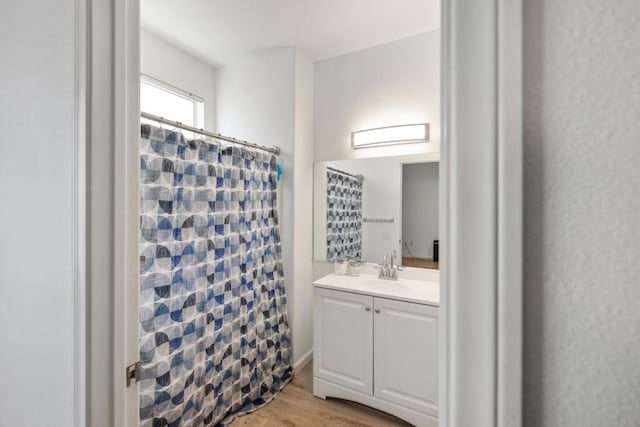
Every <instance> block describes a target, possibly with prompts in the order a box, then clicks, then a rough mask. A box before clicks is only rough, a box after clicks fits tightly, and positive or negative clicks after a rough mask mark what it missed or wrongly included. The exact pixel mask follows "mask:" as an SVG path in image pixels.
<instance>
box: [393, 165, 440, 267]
mask: <svg viewBox="0 0 640 427" xmlns="http://www.w3.org/2000/svg"><path fill="white" fill-rule="evenodd" d="M438 169H439V163H415V164H409V165H404V167H403V171H402V239H403V243H402V249H403V252H402V253H403V255H404V256H411V255H410V254H409V251H411V253H412V254H413V256H415V257H418V258H433V241H434V240H436V239H437V238H438V225H439V222H438V182H439V180H438ZM407 246H408V248H409V251H407V249H406V248H407Z"/></svg>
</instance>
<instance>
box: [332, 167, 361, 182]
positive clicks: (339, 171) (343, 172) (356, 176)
mask: <svg viewBox="0 0 640 427" xmlns="http://www.w3.org/2000/svg"><path fill="white" fill-rule="evenodd" d="M327 169H328V170H331V171H334V172H338V173H341V174H342V175H347V176H352V177H354V178H357V179H359V180H363V179H364V176H362V175H359V174H358V175H354V174H352V173H349V172H345V171H341V170H340V169H336V168H334V167H331V166H327Z"/></svg>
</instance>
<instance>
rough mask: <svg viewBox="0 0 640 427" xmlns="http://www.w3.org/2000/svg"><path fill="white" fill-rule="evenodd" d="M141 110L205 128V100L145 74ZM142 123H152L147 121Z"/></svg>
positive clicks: (141, 86) (143, 76)
mask: <svg viewBox="0 0 640 427" xmlns="http://www.w3.org/2000/svg"><path fill="white" fill-rule="evenodd" d="M140 110H142V111H144V112H146V113H151V114H155V115H156V116H161V117H164V118H166V119H167V120H174V121H177V122H180V123H184V124H185V125H189V126H193V127H197V128H204V99H203V98H201V97H199V96H196V95H194V94H192V93H189V92H187V91H184V90H182V89H179V88H176V87H174V86H171V85H169V84H167V83H164V82H162V81H160V80H156V79H154V78H152V77H149V76H146V75H144V74H143V75H142V77H141V78H140ZM142 122H144V123H152V122H151V121H149V120H145V119H142ZM185 133H187V132H185Z"/></svg>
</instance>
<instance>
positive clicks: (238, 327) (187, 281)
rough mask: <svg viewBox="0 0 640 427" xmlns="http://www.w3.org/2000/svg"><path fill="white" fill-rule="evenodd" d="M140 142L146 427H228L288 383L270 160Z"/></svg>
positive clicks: (177, 137)
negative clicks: (237, 416)
mask: <svg viewBox="0 0 640 427" xmlns="http://www.w3.org/2000/svg"><path fill="white" fill-rule="evenodd" d="M141 133H142V147H141V159H140V160H141V177H140V178H141V211H142V212H141V240H140V249H141V256H140V273H141V277H140V303H141V305H140V322H141V328H140V358H141V361H142V380H141V383H140V420H141V426H142V427H151V426H154V427H155V426H174V427H177V426H189V427H198V426H211V425H226V424H228V423H229V422H231V421H232V420H233V418H234V416H235V415H237V414H242V413H246V412H250V411H252V410H254V409H256V408H257V407H259V406H261V405H263V404H265V403H266V402H268V401H269V400H270V399H272V398H273V397H274V395H275V394H276V393H277V392H278V391H280V390H281V389H282V387H284V385H285V384H286V383H287V382H288V380H289V379H290V377H291V345H290V338H289V327H288V324H287V315H286V297H285V289H284V279H283V277H284V276H283V270H282V257H281V246H280V235H279V228H278V215H277V199H276V198H277V193H276V157H275V156H274V155H272V154H267V153H262V152H254V151H250V150H245V149H242V148H238V147H233V148H231V147H225V146H221V145H216V144H211V143H207V142H205V141H202V140H189V141H187V140H185V138H184V137H183V135H182V134H181V133H179V132H174V131H170V130H163V129H159V128H157V127H154V126H150V125H142V128H141Z"/></svg>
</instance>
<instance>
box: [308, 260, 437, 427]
mask: <svg viewBox="0 0 640 427" xmlns="http://www.w3.org/2000/svg"><path fill="white" fill-rule="evenodd" d="M363 271H364V272H363V273H362V274H361V275H360V276H358V277H352V276H342V275H336V274H329V275H327V276H325V277H323V278H321V279H319V280H317V281H315V282H314V334H313V342H314V347H313V348H314V353H313V354H314V356H313V357H314V364H313V394H314V395H315V396H317V397H320V398H322V399H325V398H327V397H336V398H340V399H347V400H352V401H355V402H358V403H361V404H364V405H367V406H370V407H373V408H376V409H379V410H381V411H384V412H387V413H390V414H392V415H395V416H397V417H398V418H401V419H403V420H406V421H408V422H410V423H412V424H414V425H416V426H428V427H432V426H433V427H435V426H437V425H438V305H439V301H440V298H439V279H438V275H437V272H433V271H430V270H417V269H405V270H404V271H402V272H401V274H400V279H399V280H397V281H391V280H383V279H379V278H378V276H377V274H376V271H375V270H373V269H369V271H368V272H367V269H363Z"/></svg>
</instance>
